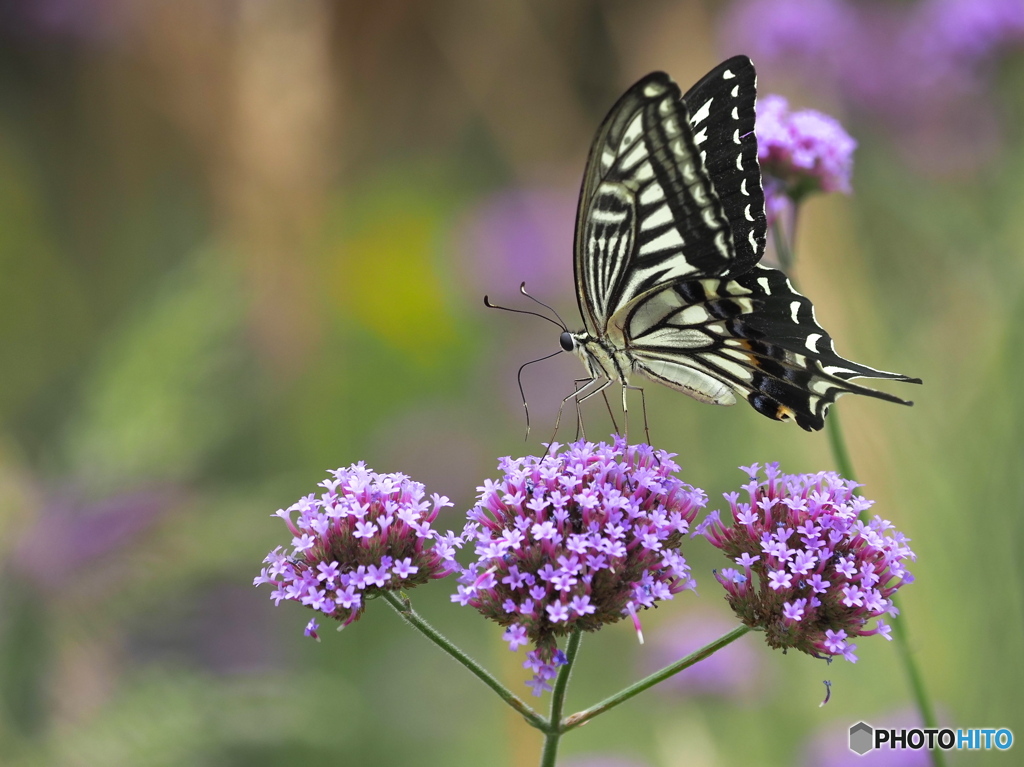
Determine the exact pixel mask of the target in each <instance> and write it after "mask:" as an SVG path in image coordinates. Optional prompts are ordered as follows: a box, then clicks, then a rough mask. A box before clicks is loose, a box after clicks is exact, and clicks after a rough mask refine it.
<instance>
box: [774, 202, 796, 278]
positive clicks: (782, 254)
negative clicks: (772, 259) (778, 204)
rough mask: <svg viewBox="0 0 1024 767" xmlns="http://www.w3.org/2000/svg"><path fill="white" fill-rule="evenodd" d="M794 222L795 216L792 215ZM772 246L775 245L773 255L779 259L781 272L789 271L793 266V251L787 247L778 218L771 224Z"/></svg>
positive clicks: (784, 234) (787, 243)
mask: <svg viewBox="0 0 1024 767" xmlns="http://www.w3.org/2000/svg"><path fill="white" fill-rule="evenodd" d="M794 220H795V214H794ZM771 228H772V244H774V245H775V255H776V256H778V258H779V266H780V267H782V270H783V271H789V269H790V268H791V267H792V266H793V259H794V257H795V256H794V255H793V250H792V248H790V247H789V242H788V241H787V239H786V233H785V232H783V231H782V222H781V221H780V220H779V218H776V219H775V221H773V222H772V227H771Z"/></svg>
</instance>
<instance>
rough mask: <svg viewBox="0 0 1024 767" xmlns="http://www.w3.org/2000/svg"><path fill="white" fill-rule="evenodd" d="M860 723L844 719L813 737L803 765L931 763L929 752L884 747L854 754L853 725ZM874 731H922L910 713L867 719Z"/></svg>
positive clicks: (903, 766) (924, 766) (913, 766)
mask: <svg viewBox="0 0 1024 767" xmlns="http://www.w3.org/2000/svg"><path fill="white" fill-rule="evenodd" d="M856 721H857V720H856V719H853V718H850V719H844V720H842V721H840V722H836V723H835V724H830V725H828V726H826V727H823V728H822V729H820V730H819V731H818V733H817V734H816V735H814V736H813V738H812V739H811V741H810V742H809V743H808V744H807V746H806V747H805V749H804V758H803V761H802V762H801V764H803V765H805V766H806V767H861V766H862V765H868V767H929V766H930V765H931V763H932V761H931V756H930V754H929V752H928V750H927V749H919V750H917V751H914V750H912V749H901V750H896V749H892V748H888V747H887V746H883V747H882V748H878V749H875V750H874V751H869V752H868V753H867V754H865V755H864V756H860V755H858V754H855V753H853V752H852V751H851V750H850V748H849V737H850V736H849V732H850V725H852V724H854V723H855V722H856ZM867 722H868V724H871V725H872V726H874V727H885V728H891V729H897V730H898V729H902V728H906V729H912V728H914V727H921V726H922V725H921V718H920V716H919V715H918V714H917V713H916V712H914V711H911V710H909V709H905V710H900V711H894V712H890V713H888V714H881V715H879V716H875V717H869V718H868V719H867Z"/></svg>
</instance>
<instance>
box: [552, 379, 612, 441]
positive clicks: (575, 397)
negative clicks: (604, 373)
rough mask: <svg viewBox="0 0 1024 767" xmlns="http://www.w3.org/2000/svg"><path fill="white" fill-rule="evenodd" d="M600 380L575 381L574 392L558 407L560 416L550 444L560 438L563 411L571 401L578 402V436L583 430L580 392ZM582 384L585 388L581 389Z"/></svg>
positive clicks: (556, 420) (556, 421)
mask: <svg viewBox="0 0 1024 767" xmlns="http://www.w3.org/2000/svg"><path fill="white" fill-rule="evenodd" d="M600 380H601V379H599V378H577V379H576V380H575V381H573V382H572V384H573V386H572V388H573V392H572V394H570V395H569V396H568V397H566V398H565V399H563V400H562V402H561V404H559V406H558V415H557V416H555V430H554V432H553V433H552V435H551V439H550V440H548V444H551V443H552V442H554V441H555V437H557V436H558V427H559V425H560V424H561V423H562V411H563V410H564V409H565V403H566V402H568V401H569V400H575V402H576V419H577V421H576V425H577V434H578V433H579V429H581V428H582V426H583V419H582V416H581V414H580V405H579V403H580V399H579V397H580V392H582V391H584V390H586V388H587V387H588V386H590V385H591V384H593V383H594V382H596V381H600ZM580 384H583V386H582V387H580Z"/></svg>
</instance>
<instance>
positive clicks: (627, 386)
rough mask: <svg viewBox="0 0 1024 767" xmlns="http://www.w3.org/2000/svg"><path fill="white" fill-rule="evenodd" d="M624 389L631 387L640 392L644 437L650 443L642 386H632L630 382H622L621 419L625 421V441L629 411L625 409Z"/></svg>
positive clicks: (627, 431) (645, 400)
mask: <svg viewBox="0 0 1024 767" xmlns="http://www.w3.org/2000/svg"><path fill="white" fill-rule="evenodd" d="M626 389H632V390H633V391H638V392H640V409H641V411H643V414H644V437H645V438H646V439H647V444H648V445H649V444H651V430H650V428H649V427H648V425H647V398H646V397H644V387H642V386H632V385H630V384H627V383H624V384H622V419H623V421H625V427H626V433H625V434H624V435H623V436H624V437H625V438H626V442H627V443H628V442H629V415H628V413H629V411H628V410H627V409H626Z"/></svg>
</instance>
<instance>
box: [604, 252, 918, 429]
mask: <svg viewBox="0 0 1024 767" xmlns="http://www.w3.org/2000/svg"><path fill="white" fill-rule="evenodd" d="M621 330H622V333H623V335H624V337H625V339H626V348H627V349H628V351H629V354H630V357H631V359H632V360H633V361H634V364H635V369H636V370H637V371H638V372H640V373H643V374H644V375H645V376H647V377H648V378H652V379H653V380H656V381H658V382H660V383H664V384H666V385H667V386H671V387H673V388H676V389H680V390H682V391H685V392H686V393H688V394H690V395H691V396H693V397H695V398H697V399H700V400H702V401H705V402H713V403H715V404H723V405H724V404H732V402H734V401H735V394H740V395H742V396H744V397H746V399H747V401H748V402H750V404H751V405H752V406H753V407H754V409H755V410H757V411H758V412H759V413H762V414H764V415H766V416H768V417H769V418H774V419H776V420H789V419H793V420H795V421H796V422H797V424H799V425H800V426H801V427H802V428H804V429H820V428H822V426H824V418H825V414H826V413H827V411H828V408H829V406H830V405H831V404H832V403H833V402H835V400H836V398H837V397H839V396H840V395H842V394H847V393H856V394H866V395H868V396H872V397H877V398H879V399H884V400H888V401H890V402H898V403H902V404H908V403H906V402H905V401H904V400H902V399H900V398H898V397H894V396H893V395H891V394H887V393H885V392H880V391H876V390H874V389H869V388H867V387H864V386H859V385H858V384H855V383H851V382H850V379H852V378H861V377H867V378H889V379H893V380H897V381H906V382H911V383H920V381H919V380H918V379H914V378H909V377H908V376H904V375H900V374H897V373H888V372H885V371H881V370H875V369H874V368H870V367H867V366H865V365H859V364H857V363H855V362H850V361H849V360H846V359H844V358H842V357H840V356H839V355H838V354H837V353H836V351H835V348H834V347H833V344H832V339H831V337H830V336H829V335H828V333H826V332H825V330H824V329H823V328H822V327H821V326H820V325H819V324H818V322H817V320H816V319H815V317H814V307H813V306H812V305H811V302H810V301H808V300H807V299H806V298H804V296H802V295H800V294H799V293H797V292H796V290H794V289H793V286H792V285H791V284H790V282H789V280H788V279H787V278H786V276H785V275H784V274H783V273H782V272H780V271H778V270H777V269H769V268H767V267H763V266H756V267H754V269H752V270H751V271H749V272H747V273H746V274H743V275H740V276H738V277H735V278H724V279H703V280H691V281H685V282H680V283H677V284H675V285H670V286H667V287H665V288H663V289H662V290H659V291H657V292H655V293H652V294H651V295H649V296H648V297H646V298H645V299H643V300H642V301H639V302H637V304H636V305H635V306H634V307H632V308H631V309H630V311H629V312H628V313H626V314H625V316H624V317H623V322H622V327H621Z"/></svg>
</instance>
